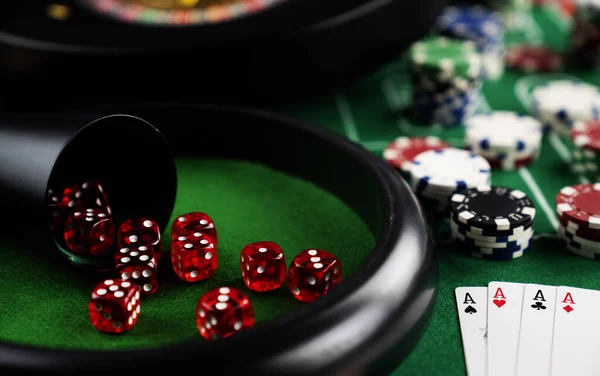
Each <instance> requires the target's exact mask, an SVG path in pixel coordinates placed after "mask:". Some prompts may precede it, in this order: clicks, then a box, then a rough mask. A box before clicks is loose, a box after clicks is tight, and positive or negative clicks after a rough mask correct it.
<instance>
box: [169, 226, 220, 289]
mask: <svg viewBox="0 0 600 376" xmlns="http://www.w3.org/2000/svg"><path fill="white" fill-rule="evenodd" d="M171 262H172V263H173V269H174V270H175V273H176V274H177V276H178V277H179V278H180V279H182V280H184V281H186V282H197V281H201V280H204V279H207V278H210V277H212V275H213V274H215V272H216V271H217V266H218V264H219V258H218V254H217V248H216V247H215V244H214V243H213V241H212V239H211V238H210V236H208V235H206V234H203V233H200V232H195V233H193V234H189V235H187V236H184V235H181V236H179V237H178V238H177V239H175V240H174V241H173V242H172V243H171Z"/></svg>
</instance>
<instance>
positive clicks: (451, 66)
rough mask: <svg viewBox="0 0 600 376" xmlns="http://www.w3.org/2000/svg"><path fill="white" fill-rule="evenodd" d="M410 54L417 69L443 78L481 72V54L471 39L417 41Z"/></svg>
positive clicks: (468, 77) (453, 77) (446, 79)
mask: <svg viewBox="0 0 600 376" xmlns="http://www.w3.org/2000/svg"><path fill="white" fill-rule="evenodd" d="M409 58H410V62H411V66H412V68H413V69H414V70H416V71H419V72H421V73H423V74H425V75H427V76H433V77H435V78H436V79H437V80H439V81H442V82H444V81H446V82H450V81H452V80H455V79H476V78H478V77H479V76H480V75H481V55H480V54H479V53H478V52H477V50H476V47H475V44H474V43H471V42H462V41H455V40H452V39H449V38H445V37H430V38H427V39H424V40H422V41H419V42H416V43H414V44H413V45H412V46H411V48H410V51H409Z"/></svg>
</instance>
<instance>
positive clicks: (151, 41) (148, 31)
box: [0, 0, 367, 54]
mask: <svg viewBox="0 0 600 376" xmlns="http://www.w3.org/2000/svg"><path fill="white" fill-rule="evenodd" d="M91 1H94V0H66V1H65V2H63V6H65V7H68V8H69V9H70V12H71V13H72V14H73V16H70V17H72V18H75V19H76V23H70V22H68V21H57V20H55V19H52V18H49V17H48V16H47V11H46V7H49V6H52V4H53V2H51V1H48V0H43V1H38V0H23V1H19V2H12V3H10V4H3V9H2V12H0V42H4V43H7V44H9V45H19V46H23V47H26V48H32V49H36V50H43V51H53V52H69V53H85V54H105V53H113V54H128V53H151V52H165V51H169V50H189V49H191V48H200V47H215V46H222V45H223V44H225V43H239V42H242V41H250V40H254V39H257V38H263V37H269V36H278V35H282V34H288V33H290V32H292V31H293V30H295V29H298V28H301V27H304V26H306V25H310V24H313V23H315V22H319V21H321V20H323V19H326V18H328V17H332V16H334V15H336V14H339V13H343V12H345V11H347V10H349V9H352V8H354V7H357V6H360V5H361V4H363V3H366V2H367V1H366V0H345V1H343V0H332V1H326V2H322V1H318V0H272V1H273V4H272V5H270V6H265V7H264V8H263V9H261V10H260V11H255V12H251V13H247V14H246V15H243V16H237V17H232V18H230V19H228V20H221V21H214V22H204V23H201V24H189V25H178V26H175V25H164V24H162V25H161V24H150V23H135V22H123V21H120V20H119V19H117V18H115V17H110V16H107V15H106V14H103V13H101V12H98V11H97V10H94V8H93V7H91V6H89V5H88V3H89V2H91ZM120 1H121V0H111V2H120ZM150 26H151V27H150Z"/></svg>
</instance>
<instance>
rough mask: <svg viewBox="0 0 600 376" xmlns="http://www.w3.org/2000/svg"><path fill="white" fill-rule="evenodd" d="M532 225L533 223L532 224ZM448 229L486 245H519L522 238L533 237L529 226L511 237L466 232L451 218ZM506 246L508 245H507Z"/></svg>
mask: <svg viewBox="0 0 600 376" xmlns="http://www.w3.org/2000/svg"><path fill="white" fill-rule="evenodd" d="M532 223H533V222H532ZM450 228H451V230H452V232H455V233H457V234H460V235H462V236H465V237H466V238H469V239H472V240H478V241H483V242H486V243H514V242H516V243H519V241H521V240H523V239H524V238H529V237H531V236H532V235H533V228H532V227H531V226H529V227H528V228H526V229H525V230H523V231H521V232H517V233H515V234H512V235H497V236H487V235H481V234H478V233H475V232H471V231H468V230H467V229H466V228H465V227H462V226H461V225H459V224H458V223H457V222H456V221H454V219H453V218H451V219H450ZM507 246H508V244H507Z"/></svg>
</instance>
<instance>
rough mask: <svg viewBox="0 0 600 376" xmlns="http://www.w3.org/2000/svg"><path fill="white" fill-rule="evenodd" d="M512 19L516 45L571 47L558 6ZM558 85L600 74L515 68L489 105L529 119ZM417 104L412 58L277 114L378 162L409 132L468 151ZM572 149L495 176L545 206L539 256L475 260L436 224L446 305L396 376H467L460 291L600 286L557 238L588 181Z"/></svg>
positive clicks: (440, 305) (487, 88)
mask: <svg viewBox="0 0 600 376" xmlns="http://www.w3.org/2000/svg"><path fill="white" fill-rule="evenodd" d="M549 3H550V2H549ZM512 19H513V20H515V21H516V22H515V25H517V26H516V27H515V28H513V29H511V30H509V32H508V33H507V36H506V41H507V43H508V44H509V45H510V44H519V43H534V44H537V43H543V44H546V45H549V46H552V47H554V48H557V49H564V48H565V46H567V45H568V35H569V32H570V28H571V25H570V24H569V22H568V21H567V20H566V19H565V18H564V16H560V15H559V13H558V12H557V10H556V9H554V8H553V7H551V6H543V7H534V8H532V10H531V11H525V12H523V11H515V13H514V14H513V17H512ZM553 79H578V80H582V81H585V82H588V83H592V84H595V85H598V86H600V74H599V73H598V71H587V72H586V71H572V70H568V71H566V72H556V73H548V74H536V75H527V74H524V73H520V72H514V71H510V70H508V71H507V72H506V73H505V75H504V76H503V77H502V79H500V80H499V81H498V82H486V83H485V84H484V86H483V94H484V98H485V99H486V101H485V102H487V106H486V104H485V103H484V104H483V105H482V108H481V110H482V111H486V110H488V109H492V110H509V111H516V112H519V113H523V114H527V113H528V112H527V104H528V101H527V99H528V98H527V94H528V93H529V92H531V90H532V89H533V88H534V87H535V86H536V85H539V84H542V83H544V82H548V81H550V80H553ZM523 94H525V95H523ZM410 101H411V86H410V74H409V71H408V70H407V65H406V60H405V59H404V57H400V58H398V59H397V60H395V61H393V62H391V63H390V64H388V65H386V66H385V67H383V68H382V69H381V70H379V71H378V72H376V73H374V74H371V75H368V76H367V77H364V78H363V79H361V80H359V81H358V82H356V83H353V84H352V85H351V86H349V87H348V88H344V89H343V90H338V91H337V92H335V93H319V94H316V95H314V97H311V98H303V99H302V100H300V101H297V102H295V103H291V104H289V105H286V106H285V107H283V108H277V110H280V111H284V112H285V113H287V114H289V115H292V116H295V117H298V118H301V119H304V120H307V121H309V122H312V123H315V124H318V125H320V126H322V127H324V128H327V129H329V130H332V131H334V132H338V133H340V134H343V135H345V136H347V137H348V138H349V139H351V140H353V141H356V142H358V143H360V144H361V145H363V146H364V147H365V148H367V149H368V150H370V151H372V152H373V153H374V154H376V155H378V156H381V155H382V151H383V149H384V148H385V146H386V145H387V144H388V143H389V142H390V141H391V140H392V139H394V138H395V137H399V136H404V135H406V136H423V135H436V136H439V137H441V138H442V139H444V140H446V141H447V142H449V143H450V144H452V145H453V146H456V147H462V146H463V137H464V130H463V129H462V128H456V129H443V128H441V127H431V126H425V125H422V124H413V123H411V121H410V118H409V117H408V116H407V112H406V111H405V110H406V109H408V108H410ZM488 106H489V107H488ZM563 146H564V147H566V149H564V148H563ZM568 149H569V145H568V142H566V141H565V140H560V139H558V140H557V139H556V138H555V137H546V138H545V140H544V143H543V146H542V152H541V156H540V158H539V159H538V160H537V161H536V162H535V163H534V164H533V165H531V166H528V167H527V168H525V169H522V170H520V171H513V172H503V171H496V170H494V171H493V173H492V183H493V184H496V185H506V186H508V187H511V188H517V189H521V190H523V191H524V192H525V193H527V194H528V195H529V197H531V198H532V199H533V200H534V202H535V204H536V207H537V216H536V223H535V227H534V228H535V233H536V235H537V236H536V240H535V241H534V248H533V250H532V251H531V252H530V253H529V254H527V255H525V256H524V257H523V258H521V259H517V260H512V261H505V262H493V261H485V260H478V259H474V258H471V257H470V256H465V255H463V254H461V253H459V252H457V251H456V250H455V249H454V248H453V247H452V246H451V245H450V242H449V241H448V240H449V234H448V232H449V223H448V221H446V220H443V221H441V223H432V225H433V227H434V231H435V238H436V241H437V249H436V253H437V257H438V264H439V277H440V279H439V296H438V300H437V303H436V306H435V310H434V314H433V317H432V320H431V322H430V324H429V326H428V328H427V329H426V331H425V333H424V336H423V338H422V339H421V341H420V342H419V343H418V345H417V346H416V348H415V349H414V351H413V352H412V353H411V354H410V355H409V356H408V358H407V359H406V360H405V361H404V363H403V364H402V365H401V366H400V367H399V368H398V369H397V370H396V371H395V372H394V373H393V376H401V375H444V376H454V375H464V374H465V367H464V358H463V351H462V343H461V337H460V331H459V325H458V317H457V313H456V305H455V301H454V289H455V288H456V287H459V286H486V285H487V284H488V282H490V281H511V282H530V283H540V284H548V285H567V286H576V287H583V288H592V289H600V278H599V276H600V263H599V262H594V261H590V260H587V259H583V258H580V257H578V256H574V255H571V254H570V253H569V252H568V251H567V250H566V249H565V247H564V244H563V242H562V240H560V239H559V238H558V237H557V236H556V231H555V224H556V221H557V218H556V214H555V213H554V199H555V196H556V193H557V192H558V191H559V190H560V189H561V188H562V187H564V186H567V185H572V184H579V183H580V182H581V181H582V179H581V177H580V176H577V175H575V174H572V173H571V172H570V170H569V167H568V162H567V159H568V153H569V151H568ZM565 151H566V153H565ZM565 154H566V156H565ZM534 191H536V193H539V194H534Z"/></svg>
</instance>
